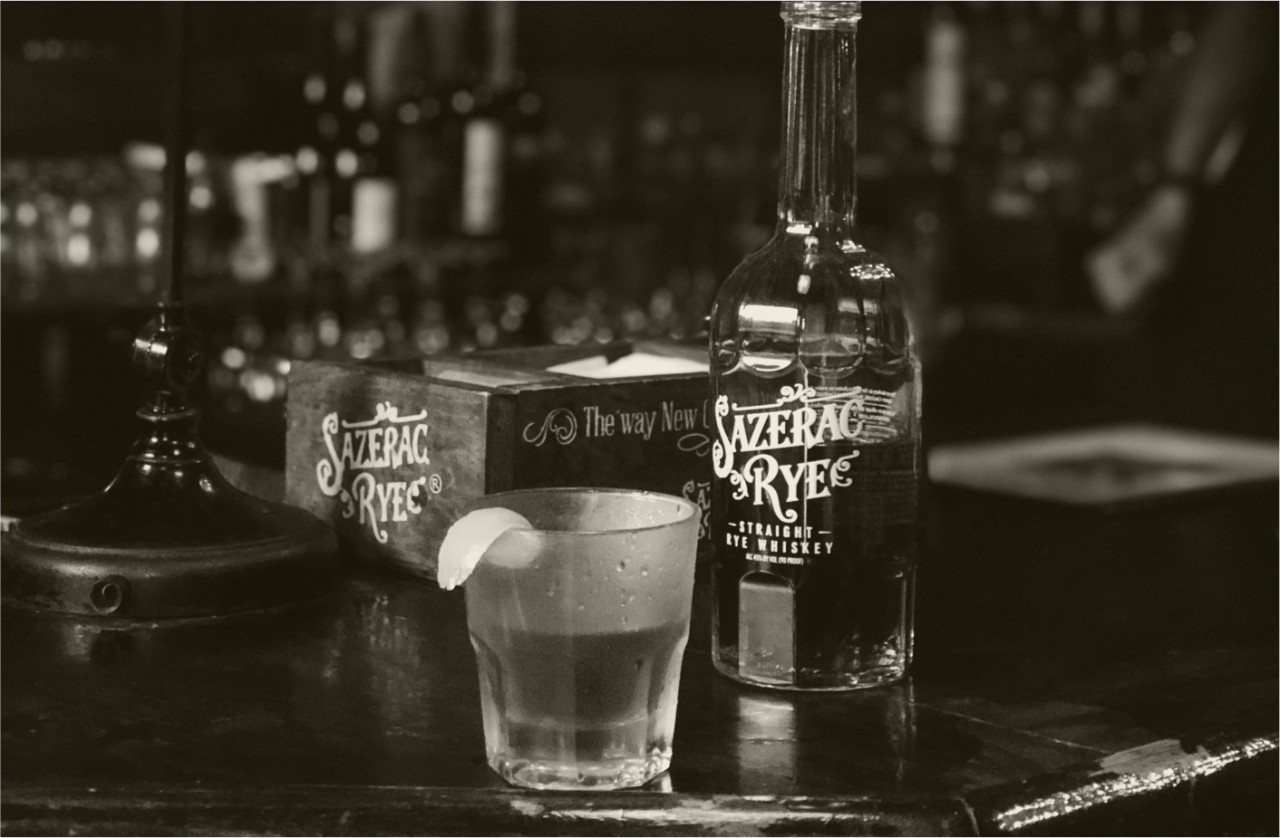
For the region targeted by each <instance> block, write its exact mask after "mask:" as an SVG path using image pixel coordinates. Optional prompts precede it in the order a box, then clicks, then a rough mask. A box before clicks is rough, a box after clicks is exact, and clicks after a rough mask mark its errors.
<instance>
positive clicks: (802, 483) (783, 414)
mask: <svg viewBox="0 0 1280 838" xmlns="http://www.w3.org/2000/svg"><path fill="white" fill-rule="evenodd" d="M896 398H897V397H896V395H895V393H894V392H893V391H888V390H877V389H873V388H867V387H852V388H838V387H817V388H815V387H806V386H804V385H787V386H784V387H782V388H780V390H779V398H778V399H777V400H776V401H773V402H769V403H765V404H755V405H750V406H743V407H739V406H738V405H736V404H730V402H729V399H728V397H727V396H723V395H722V396H719V397H718V398H717V399H716V402H715V429H716V436H717V439H716V441H715V442H714V444H713V446H712V466H713V468H714V470H715V475H716V477H717V478H718V479H720V480H722V481H724V483H725V486H726V492H727V495H728V500H729V505H728V506H729V508H730V509H733V510H737V513H738V514H737V515H734V514H733V513H730V515H729V516H728V518H729V519H728V520H726V521H725V522H724V526H723V528H722V531H721V532H720V533H718V534H717V537H718V538H719V539H721V540H722V542H723V544H722V545H720V546H724V547H729V548H736V549H735V552H740V554H741V555H743V557H744V558H746V559H747V560H749V561H755V562H760V563H764V564H771V565H808V564H810V563H811V562H813V561H814V560H815V559H817V558H818V557H820V556H828V555H831V554H832V553H833V552H835V545H836V542H837V540H838V539H837V538H836V537H835V533H834V532H833V531H832V527H831V524H832V523H833V522H832V521H829V520H826V516H823V515H821V514H816V515H813V516H810V514H808V513H809V511H810V510H809V504H810V503H811V502H813V501H822V500H823V499H827V498H832V497H833V496H834V495H836V494H837V493H844V492H848V493H851V494H857V495H859V496H860V497H862V496H865V495H867V494H868V493H870V494H872V495H873V496H876V501H875V503H876V505H877V506H880V507H881V509H880V511H879V513H878V514H877V515H876V517H877V519H878V523H880V524H884V523H887V522H888V521H887V518H899V517H901V518H907V519H909V518H911V517H913V516H914V507H915V497H914V491H913V487H914V485H915V481H914V477H913V473H912V470H911V468H910V467H907V468H904V469H901V471H902V474H901V477H903V478H904V479H902V480H896V479H893V478H894V475H891V474H889V473H887V472H886V470H885V468H883V466H884V465H886V464H885V463H882V462H880V461H881V460H883V459H884V458H883V456H881V454H880V452H882V451H887V449H888V448H889V447H891V446H887V445H886V443H889V442H890V441H891V440H893V439H894V438H895V437H897V436H898V435H899V431H898V430H897V429H896V428H895V427H894V423H893V417H894V416H895V415H896V407H897V406H896V404H895V400H896ZM869 453H870V454H871V459H872V460H875V461H876V462H874V463H870V462H868V463H865V464H864V463H862V460H863V459H864V458H865V457H866V455H868V454H869ZM908 466H909V464H908ZM896 471H897V470H895V473H896ZM872 484H875V485H872ZM895 486H896V487H901V488H902V489H903V490H904V491H896V490H893V489H894V487H895ZM860 502H864V501H862V500H860ZM829 503H830V501H827V504H829ZM825 505H826V504H824V506H825ZM894 508H896V509H897V510H898V511H899V513H900V514H894V512H893V509H894ZM814 511H815V512H816V511H817V510H816V509H815V510H814Z"/></svg>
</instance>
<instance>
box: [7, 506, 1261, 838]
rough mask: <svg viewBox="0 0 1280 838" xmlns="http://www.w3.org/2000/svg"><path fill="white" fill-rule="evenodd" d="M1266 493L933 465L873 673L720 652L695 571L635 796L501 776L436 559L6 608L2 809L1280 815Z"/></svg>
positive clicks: (733, 830)
mask: <svg viewBox="0 0 1280 838" xmlns="http://www.w3.org/2000/svg"><path fill="white" fill-rule="evenodd" d="M1275 508H1276V494H1275V491H1274V487H1271V488H1268V489H1265V490H1262V491H1256V492H1251V493H1250V492H1246V493H1227V494H1224V495H1221V496H1217V497H1215V498H1209V499H1204V498H1201V499H1199V500H1197V501H1196V503H1195V504H1193V505H1182V506H1179V505H1173V506H1168V507H1160V508H1155V509H1146V510H1139V511H1135V512H1128V513H1123V514H1113V515H1102V514H1094V513H1090V512H1088V511H1080V510H1064V509H1060V508H1057V507H1054V506H1052V505H1049V504H1036V503H1027V502H1017V501H1012V500H1009V499H1005V498H999V497H994V496H988V495H982V494H979V493H975V492H965V491H960V490H954V489H953V490H945V491H944V490H941V489H935V490H934V492H933V493H932V497H931V502H930V510H931V517H930V523H929V526H928V529H927V536H928V538H927V545H926V550H925V555H926V557H927V558H926V560H925V561H924V563H923V564H922V566H921V569H920V597H919V605H918V611H919V618H918V631H917V663H916V667H915V670H914V673H913V676H912V678H911V680H910V681H909V682H907V683H904V684H902V685H899V686H895V687H891V688H884V689H879V690H873V691H867V692H854V693H840V694H831V693H828V694H796V693H789V692H775V691H764V690H756V689H750V688H746V687H743V686H740V685H738V684H736V683H734V682H731V681H729V680H727V679H725V678H723V677H721V676H720V675H718V674H716V673H715V672H714V670H713V668H712V666H711V663H710V659H709V652H708V648H709V621H708V616H707V610H706V607H705V606H706V604H705V600H706V579H705V574H703V573H701V571H700V578H699V585H698V594H697V607H696V609H695V612H696V613H695V620H694V625H693V629H692V635H691V638H690V643H689V648H688V652H687V656H686V659H685V666H684V673H683V678H682V682H681V689H680V702H679V713H678V723H677V730H676V737H675V742H674V747H675V757H674V762H673V765H672V769H671V771H670V774H669V776H666V777H663V778H660V779H659V780H658V781H656V782H655V783H654V784H651V786H650V787H648V788H646V789H643V790H637V791H627V792H592V793H535V792H528V791H521V790H517V789H513V788H511V787H508V786H506V785H505V784H504V783H503V782H502V781H501V780H500V779H498V778H497V777H496V776H495V775H493V774H492V773H491V772H490V771H489V769H488V768H487V766H486V765H485V761H484V753H483V738H482V731H481V723H480V709H479V695H478V688H477V681H476V672H475V664H474V661H473V657H472V651H471V648H470V644H469V642H468V638H467V633H466V627H465V615H464V608H463V596H462V594H461V593H460V592H451V593H446V592H442V591H440V590H438V589H437V588H436V587H435V585H434V584H431V583H426V582H423V581H419V580H414V579H410V578H407V577H403V576H397V575H391V574H389V573H386V574H384V573H381V572H373V571H369V570H366V569H362V568H360V567H357V566H355V565H349V566H348V568H347V569H346V570H345V571H344V575H343V578H342V581H341V584H340V585H339V587H338V588H337V589H336V590H335V591H333V592H332V593H331V594H329V595H326V596H325V597H323V598H322V599H320V600H316V601H312V602H309V603H305V604H303V605H301V606H298V607H294V608H291V609H287V610H282V611H278V612H273V613H257V614H250V615H241V616H236V617H227V618H221V619H216V620H205V621H194V622H189V623H182V624H176V625H165V626H160V627H156V626H150V625H136V626H123V627H122V626H117V625H111V624H106V623H98V622H94V621H92V620H86V619H70V618H66V617H60V616H54V615H48V614H40V613H34V612H30V611H26V610H23V609H21V608H19V607H16V606H13V605H9V604H6V605H5V606H4V609H3V616H2V620H3V622H2V629H3V633H2V634H0V654H2V656H3V679H2V680H0V689H2V695H0V697H2V705H0V707H2V714H3V738H2V740H0V759H2V762H0V765H2V769H0V770H2V771H3V786H2V788H0V809H2V811H0V831H3V832H4V833H5V834H107V835H116V834H118V835H125V834H130V835H134V834H229V833H257V834H267V833H269V834H284V835H294V834H296V835H311V834H337V835H369V834H453V835H458V834H484V835H493V834H562V835H565V834H618V835H662V834H671V835H691V834H708V835H711V834H716V835H723V834H729V835H748V834H987V833H1001V834H1003V833H1011V834H1012V833H1033V834H1049V833H1059V834H1089V833H1101V834H1132V833H1162V834H1204V833H1207V832H1213V833H1237V834H1238V833H1251V834H1267V833H1272V834H1274V832H1275V831H1276V830H1277V787H1278V785H1277V746H1278V740H1277V724H1276V708H1277V648H1276V640H1277V625H1276V601H1275V591H1276V588H1277V585H1276V530H1275ZM703 570H704V569H703Z"/></svg>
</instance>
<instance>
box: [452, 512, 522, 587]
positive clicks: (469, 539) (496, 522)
mask: <svg viewBox="0 0 1280 838" xmlns="http://www.w3.org/2000/svg"><path fill="white" fill-rule="evenodd" d="M532 529H533V524H530V523H529V519H527V518H525V517H524V516H523V515H521V514H520V513H519V512H513V511H512V510H510V509H506V508H504V507H501V506H495V507H490V508H489V509H477V510H475V511H474V512H468V513H467V514H466V515H463V516H462V517H461V518H459V519H458V520H457V521H454V522H453V526H451V527H449V531H448V532H446V533H445V534H444V541H442V542H440V553H439V557H438V560H437V563H436V580H437V581H438V582H439V583H440V587H441V588H444V589H445V590H446V591H452V590H453V589H454V588H456V587H458V586H459V585H461V584H462V583H463V582H465V581H467V577H468V576H470V575H471V571H473V570H475V569H476V565H477V564H479V563H480V560H481V559H482V558H484V554H485V553H487V552H489V548H490V547H492V546H493V544H494V542H496V541H497V540H498V539H499V538H501V537H502V536H503V535H505V534H506V533H507V532H509V531H510V530H532ZM536 546H537V545H536V544H531V545H530V547H529V550H528V555H527V556H526V557H525V558H527V560H528V561H532V560H533V558H534V556H535V555H536V552H537V550H536ZM505 552H510V551H504V556H503V558H504V561H503V564H504V565H510V564H519V563H522V562H513V561H512V558H513V557H510V556H506V555H505ZM521 552H522V553H523V552H524V551H521ZM515 558H520V557H515Z"/></svg>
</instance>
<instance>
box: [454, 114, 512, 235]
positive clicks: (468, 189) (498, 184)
mask: <svg viewBox="0 0 1280 838" xmlns="http://www.w3.org/2000/svg"><path fill="white" fill-rule="evenodd" d="M502 145H503V144H502V126H501V124H499V122H498V121H497V120H496V119H473V120H471V121H470V122H468V123H467V129H466V139H465V145H464V150H463V154H464V155H465V156H464V158H463V159H464V163H463V172H462V231H463V232H464V233H466V234H467V235H470V236H487V235H492V234H494V233H496V232H498V229H499V227H500V226H501V224H502V214H501V213H502V155H503V147H502Z"/></svg>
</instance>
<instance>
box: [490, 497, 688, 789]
mask: <svg viewBox="0 0 1280 838" xmlns="http://www.w3.org/2000/svg"><path fill="white" fill-rule="evenodd" d="M492 507H504V508H506V509H510V510H513V511H515V512H517V513H519V514H520V515H523V516H524V517H525V518H527V519H528V521H529V522H530V523H531V524H532V526H533V529H509V530H507V531H506V532H504V533H503V534H502V535H501V536H500V537H498V538H497V539H496V540H495V541H494V542H493V544H492V546H491V547H490V548H489V550H488V552H487V553H486V554H485V557H484V559H482V560H481V561H480V562H479V564H478V565H477V566H476V568H475V570H474V572H473V573H472V574H471V576H470V578H469V579H467V582H466V585H465V588H466V603H467V627H468V629H469V630H470V633H471V643H472V645H473V646H474V647H475V650H476V662H477V667H478V669H479V675H480V703H481V708H482V712H483V716H484V737H485V751H486V755H487V757H488V761H489V765H490V766H491V767H492V768H493V770H494V771H496V772H497V773H498V774H499V775H501V776H502V777H503V778H504V779H506V780H507V781H508V782H511V783H513V784H515V785H519V786H525V787H529V788H537V789H618V788H628V787H634V786H640V785H643V784H645V783H647V782H649V781H650V780H652V779H653V778H654V777H657V776H658V775H660V774H662V773H663V772H665V771H666V770H667V768H668V766H670V764H671V740H672V735H673V733H674V730H675V719H676V698H677V692H678V687H679V683H680V663H681V659H682V656H683V653H684V648H685V643H686V641H687V640H688V637H689V614H690V609H691V605H692V599H693V575H694V557H695V554H696V549H697V539H698V510H697V508H696V507H695V506H694V505H693V504H691V503H689V502H688V501H686V500H683V499H681V498H676V497H671V496H668V495H662V494H656V493H649V492H639V491H627V490H613V489H579V488H563V489H560V488H557V489H535V490H528V491H517V492H504V493H499V494H495V495H489V496H487V497H485V498H483V499H481V501H480V502H478V503H477V504H475V505H474V506H473V507H472V508H473V509H482V508H492Z"/></svg>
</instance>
